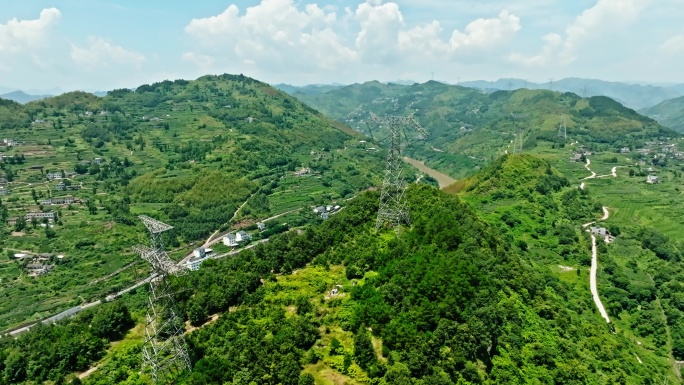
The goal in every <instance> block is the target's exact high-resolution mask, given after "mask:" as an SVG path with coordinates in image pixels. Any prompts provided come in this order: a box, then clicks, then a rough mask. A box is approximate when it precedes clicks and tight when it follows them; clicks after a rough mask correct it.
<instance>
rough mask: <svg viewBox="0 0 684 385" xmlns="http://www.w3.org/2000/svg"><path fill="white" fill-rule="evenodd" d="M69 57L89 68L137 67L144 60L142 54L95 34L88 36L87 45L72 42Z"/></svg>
mask: <svg viewBox="0 0 684 385" xmlns="http://www.w3.org/2000/svg"><path fill="white" fill-rule="evenodd" d="M71 59H72V60H73V61H74V63H76V64H77V65H79V66H81V67H83V68H86V69H89V70H94V69H99V68H111V67H114V66H121V65H132V66H135V67H137V68H139V67H140V66H141V65H142V63H144V62H145V56H144V55H142V54H140V53H137V52H133V51H129V50H126V49H124V48H123V47H120V46H118V45H114V44H112V43H110V42H108V41H106V40H105V39H103V38H101V37H96V36H90V37H88V45H87V46H85V47H79V46H76V45H73V44H72V45H71Z"/></svg>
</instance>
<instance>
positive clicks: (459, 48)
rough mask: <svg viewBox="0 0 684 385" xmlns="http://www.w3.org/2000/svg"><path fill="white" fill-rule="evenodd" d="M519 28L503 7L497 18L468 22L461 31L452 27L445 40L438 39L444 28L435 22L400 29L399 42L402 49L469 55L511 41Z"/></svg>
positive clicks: (517, 22) (513, 16)
mask: <svg viewBox="0 0 684 385" xmlns="http://www.w3.org/2000/svg"><path fill="white" fill-rule="evenodd" d="M521 28H522V27H521V25H520V19H519V18H518V17H517V16H515V15H512V14H510V13H509V12H508V11H505V10H504V11H501V13H500V14H499V16H498V17H497V18H494V19H484V18H480V19H477V20H475V21H473V22H471V23H470V24H468V25H467V26H466V28H465V30H464V31H463V32H461V31H459V30H454V31H453V32H452V33H451V38H450V39H449V40H448V41H442V40H441V39H440V35H441V34H442V30H443V29H442V26H441V25H440V23H439V22H437V21H433V22H432V23H429V24H427V25H425V26H418V27H414V28H412V29H410V30H407V31H401V32H399V41H400V46H401V48H402V49H404V50H414V51H416V50H423V51H427V52H429V53H432V54H436V55H440V56H443V55H452V56H453V55H468V54H473V53H482V52H484V51H487V50H490V49H492V48H496V47H498V46H500V45H501V44H503V43H506V42H508V41H510V40H511V39H513V37H514V36H515V34H516V33H517V32H518V31H520V29H521Z"/></svg>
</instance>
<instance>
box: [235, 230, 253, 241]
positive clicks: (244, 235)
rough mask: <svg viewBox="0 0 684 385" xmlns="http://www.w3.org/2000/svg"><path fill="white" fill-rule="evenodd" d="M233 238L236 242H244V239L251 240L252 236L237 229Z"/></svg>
mask: <svg viewBox="0 0 684 385" xmlns="http://www.w3.org/2000/svg"><path fill="white" fill-rule="evenodd" d="M235 240H236V241H237V242H238V243H241V242H245V241H251V240H252V236H251V235H250V234H249V233H246V232H244V231H238V232H237V233H235Z"/></svg>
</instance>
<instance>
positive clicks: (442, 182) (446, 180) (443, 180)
mask: <svg viewBox="0 0 684 385" xmlns="http://www.w3.org/2000/svg"><path fill="white" fill-rule="evenodd" d="M404 162H406V163H408V164H410V165H411V166H413V167H415V168H417V169H418V170H420V171H421V172H424V173H426V174H428V175H430V176H431V177H433V178H435V179H436V180H437V182H438V183H439V188H445V187H447V186H449V185H451V184H453V183H454V182H456V179H454V178H452V177H450V176H449V175H446V174H442V173H441V172H439V171H437V170H433V169H431V168H430V167H428V166H426V165H425V163H423V162H421V161H419V160H416V159H411V158H407V157H404Z"/></svg>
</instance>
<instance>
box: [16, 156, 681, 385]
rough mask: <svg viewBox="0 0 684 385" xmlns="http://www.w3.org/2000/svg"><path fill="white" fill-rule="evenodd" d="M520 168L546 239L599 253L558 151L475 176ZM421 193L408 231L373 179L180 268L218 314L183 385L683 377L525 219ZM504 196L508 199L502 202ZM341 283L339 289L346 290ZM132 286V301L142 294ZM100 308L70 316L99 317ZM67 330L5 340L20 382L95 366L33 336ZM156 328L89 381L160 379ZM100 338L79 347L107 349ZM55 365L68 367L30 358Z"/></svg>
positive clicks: (193, 340) (115, 354)
mask: <svg viewBox="0 0 684 385" xmlns="http://www.w3.org/2000/svg"><path fill="white" fill-rule="evenodd" d="M518 160H520V161H521V162H522V163H520V162H518ZM509 167H518V168H519V170H522V171H524V172H530V173H531V174H528V176H529V177H530V179H529V180H528V183H522V184H520V185H519V188H515V189H514V190H513V191H514V192H515V193H516V194H523V193H524V192H525V191H527V189H528V188H530V186H537V185H539V186H541V185H545V184H549V188H550V190H549V191H547V192H546V193H542V192H539V191H535V192H532V195H531V198H530V202H532V201H533V200H537V199H539V198H540V197H542V196H545V197H546V199H547V200H548V202H541V204H542V205H543V207H548V208H547V210H548V211H547V213H546V219H543V220H542V221H541V222H540V223H539V224H538V225H535V226H537V227H538V228H539V230H540V231H541V230H542V229H544V230H548V233H547V234H544V235H543V238H540V240H539V241H540V242H542V241H543V242H550V244H549V245H551V243H553V242H556V244H557V245H558V246H555V247H559V248H560V249H564V248H566V249H567V248H569V249H571V250H575V251H576V252H577V256H578V257H579V255H580V254H586V253H587V249H586V240H582V237H579V235H578V234H577V231H576V230H572V231H570V230H569V229H566V228H563V226H570V224H569V223H571V222H570V221H572V222H574V220H576V219H581V220H586V219H591V218H592V217H593V215H595V213H596V206H595V204H594V203H593V202H592V199H591V198H590V197H588V196H586V195H585V196H584V197H579V196H578V197H575V198H572V199H575V201H574V202H570V201H569V199H570V198H568V195H572V192H571V191H572V190H571V189H570V188H568V187H563V186H564V185H566V183H562V182H561V183H560V184H554V183H553V182H549V181H548V180H546V179H545V178H544V176H546V175H550V176H553V179H554V180H555V179H557V180H560V181H562V180H563V178H562V177H560V176H558V175H557V174H556V173H555V172H554V171H553V170H551V169H550V168H549V166H548V164H545V163H544V162H543V161H540V160H538V159H534V158H522V159H516V158H513V159H512V160H511V159H510V158H507V159H505V160H503V163H502V164H499V165H498V166H495V167H492V168H491V169H490V170H489V171H490V172H489V173H486V174H483V175H482V176H481V178H480V182H479V183H475V184H472V185H471V187H469V188H470V189H471V191H475V190H476V189H478V188H479V187H478V186H483V185H481V183H486V184H487V185H490V186H495V185H502V183H503V184H506V182H505V181H501V182H502V183H499V182H497V181H493V180H492V179H497V178H501V179H505V175H507V173H508V172H509V171H507V170H506V169H507V168H509ZM521 167H522V168H521ZM496 169H499V170H500V171H496ZM539 172H541V173H539ZM496 175H503V176H502V177H498V176H496ZM533 179H537V180H536V182H535V181H533ZM486 180H489V181H491V183H489V182H487V181H486ZM469 188H466V190H467V189H469ZM540 189H543V188H542V187H540ZM480 191H481V192H483V193H484V192H485V191H489V193H492V194H495V193H496V191H497V188H490V187H487V188H485V187H482V188H480ZM407 197H408V200H409V205H410V208H411V215H412V219H413V223H414V225H413V226H412V227H411V228H410V229H408V228H407V229H404V230H402V231H401V232H400V233H399V234H397V233H395V232H394V231H392V230H388V231H386V232H383V233H381V234H379V235H376V234H373V231H372V229H373V226H374V221H373V216H374V213H375V211H376V210H377V200H378V194H377V193H366V194H364V195H362V196H361V197H358V198H356V199H355V200H353V201H352V202H350V204H349V205H348V207H347V208H346V209H345V210H343V211H341V212H340V213H339V214H337V215H335V216H333V217H332V218H331V219H330V220H329V221H327V222H325V223H323V224H321V225H318V226H314V227H311V228H309V229H307V230H305V231H303V232H300V233H297V232H288V233H286V234H281V235H278V236H274V237H272V239H271V241H270V242H268V243H266V244H264V245H259V246H257V247H256V248H254V249H253V250H250V251H246V252H243V253H242V254H240V255H238V256H236V257H235V258H233V259H227V260H219V261H215V262H214V261H212V262H208V263H206V264H205V265H203V266H202V269H201V270H200V271H197V272H192V273H190V275H189V276H187V279H186V280H184V281H180V282H179V283H178V285H180V286H179V288H180V287H182V288H184V289H185V290H184V291H183V293H182V295H181V297H180V300H181V303H180V309H181V314H183V315H184V317H187V319H188V320H189V322H190V323H191V324H193V325H200V326H201V325H203V326H201V327H200V328H199V329H198V330H195V331H193V332H191V333H190V334H189V337H188V341H189V346H190V350H191V356H192V359H193V370H192V372H191V373H186V374H185V375H183V376H182V377H181V378H179V380H178V383H186V384H225V383H232V384H249V383H252V382H253V383H258V384H262V383H264V384H341V383H345V382H346V383H376V384H479V383H482V384H501V383H506V384H518V383H519V384H523V383H530V382H532V383H548V384H587V383H589V384H602V383H629V384H647V383H652V382H650V381H651V380H652V379H654V378H663V376H669V377H671V374H668V372H669V373H671V372H670V367H668V364H667V363H666V362H665V360H664V359H663V358H661V357H659V356H658V355H657V354H656V353H649V352H646V353H644V352H642V351H639V352H638V354H639V355H640V359H641V360H642V361H643V364H641V365H640V364H638V363H637V362H636V360H635V358H634V356H635V353H636V351H637V350H636V349H637V346H636V345H635V344H634V343H633V342H632V341H631V340H630V339H629V338H628V336H627V335H626V334H625V332H624V331H622V330H617V333H616V334H615V333H614V332H613V331H612V330H611V328H609V327H608V326H607V325H606V324H605V322H604V321H603V320H602V319H601V318H600V317H599V316H598V314H597V312H596V311H595V309H594V307H593V304H592V303H591V297H590V295H589V294H588V292H587V289H586V287H585V288H583V289H582V288H580V286H579V285H578V283H577V282H575V281H574V280H572V279H571V280H568V279H567V276H561V277H560V278H559V277H558V274H556V272H555V270H554V269H550V268H549V266H548V265H546V264H545V263H543V262H544V261H543V260H542V259H540V257H539V256H538V255H537V253H536V252H535V251H533V250H535V249H536V248H537V245H535V244H534V242H535V241H533V240H530V241H529V246H527V245H523V244H522V243H521V242H515V244H514V239H515V238H517V237H516V236H515V235H513V234H511V233H510V230H507V229H506V227H507V226H510V228H516V227H515V225H510V224H502V225H501V226H497V225H493V224H490V223H487V221H486V220H483V219H481V218H480V215H479V214H478V213H476V212H475V211H474V210H473V208H472V207H471V205H470V204H468V203H464V202H463V201H462V200H461V199H460V198H458V197H455V196H450V195H448V194H446V193H443V192H440V191H438V190H437V189H435V188H432V187H427V186H422V187H421V186H412V187H411V188H410V189H409V190H408V194H407ZM464 197H465V198H466V199H468V200H470V199H480V198H479V197H478V196H471V195H468V194H467V193H466V194H465V195H464ZM508 198H510V197H508ZM489 199H491V198H489ZM498 199H505V198H497V199H494V200H493V201H492V203H495V202H494V201H496V200H498ZM576 204H577V205H580V206H581V207H583V208H585V209H583V211H581V212H580V214H574V213H571V212H570V209H569V206H568V205H573V206H574V205H576ZM524 205H529V204H524ZM497 215H498V214H497ZM554 218H555V220H554ZM530 220H534V221H539V217H530ZM525 221H527V219H525ZM564 223H567V224H564ZM554 229H555V230H554ZM570 233H572V235H568V234H570ZM563 234H565V235H563ZM567 236H569V237H570V239H564V238H563V237H567ZM531 250H532V251H531ZM575 275H576V274H575V272H574V271H573V272H572V273H571V275H570V276H571V277H574V276H575ZM337 285H339V286H337ZM333 288H339V290H340V292H339V293H338V294H336V295H334V294H331V289H333ZM127 298H128V299H126V301H128V303H129V304H130V305H129V306H132V307H133V308H135V307H136V306H141V305H142V304H138V302H137V301H138V299H137V298H138V297H127ZM212 315H214V316H213V317H212ZM97 318H98V316H97V315H95V317H94V318H92V319H91V318H90V317H83V319H75V320H73V321H70V323H68V324H67V325H69V324H71V325H77V324H80V325H83V324H87V323H90V324H91V325H92V327H91V329H94V328H95V322H96V319H97ZM209 319H211V320H209ZM207 320H209V322H208V323H206V324H205V322H206V321H207ZM98 322H99V321H98ZM98 325H99V324H98ZM114 325H118V323H113V326H114ZM73 327H75V326H73ZM58 330H59V329H56V330H55V332H52V333H44V337H35V336H34V337H29V336H27V337H22V339H20V340H19V341H17V342H14V341H8V340H5V341H4V342H3V343H4V345H3V346H4V347H3V351H4V352H5V353H4V354H6V356H7V357H12V359H11V360H5V362H6V363H5V364H4V368H3V373H4V375H5V377H4V379H5V381H7V380H8V379H9V378H12V379H14V381H22V380H24V379H29V380H38V381H42V380H44V379H47V378H49V379H53V380H55V379H56V380H57V381H61V380H60V378H62V377H61V376H62V375H63V376H65V377H63V378H64V380H65V381H66V382H68V381H71V380H70V378H71V377H70V376H69V375H68V374H67V373H68V372H69V370H73V369H76V370H83V368H84V364H82V363H80V364H78V365H75V366H74V365H71V366H70V365H68V364H65V363H63V361H61V360H63V358H61V357H62V356H61V355H55V356H50V357H42V358H41V360H42V361H41V362H38V361H37V360H38V358H39V355H38V354H37V351H36V352H35V353H34V352H33V350H20V349H18V346H20V345H21V344H22V341H24V340H27V339H28V338H34V339H35V338H39V339H40V338H43V339H47V338H52V337H49V336H51V335H55V334H56V333H59V331H58ZM97 335H98V334H95V336H97ZM103 338H109V337H103ZM141 338H142V336H141V335H140V331H136V330H135V329H134V330H132V331H130V332H129V333H128V334H127V336H126V338H125V339H124V341H123V342H122V343H120V344H119V345H117V346H115V347H114V348H112V349H111V351H110V352H109V353H108V354H107V356H106V357H105V359H104V360H103V361H102V363H101V364H100V365H99V367H98V369H97V370H96V371H95V372H94V373H93V374H91V375H90V376H88V377H86V378H85V379H84V380H83V382H84V383H86V384H114V383H124V384H143V383H147V382H148V380H149V379H148V378H147V376H146V375H141V374H139V372H138V371H139V369H138V365H139V357H140V343H141ZM95 341H97V340H95ZM74 343H76V344H77V345H76V346H83V345H78V344H82V343H83V342H76V341H74ZM29 346H41V345H40V343H38V342H34V343H32V344H31V345H29ZM99 346H101V345H99ZM99 346H98V345H96V346H93V348H92V349H94V352H93V353H87V354H90V355H86V351H85V350H83V353H82V354H81V355H79V356H78V357H75V358H74V359H76V360H77V361H76V362H89V361H92V360H93V359H97V358H98V357H100V356H101V355H102V353H101V352H102V351H101V350H100V349H101V347H99ZM78 360H81V361H78ZM14 362H22V363H26V364H27V365H25V366H21V365H17V364H13V363H14ZM8 363H12V364H11V366H8V365H7V364H8ZM45 366H49V367H56V368H65V370H62V371H60V370H52V371H47V370H45V371H41V370H31V371H28V370H26V368H28V367H35V368H41V367H45ZM9 376H13V377H9Z"/></svg>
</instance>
